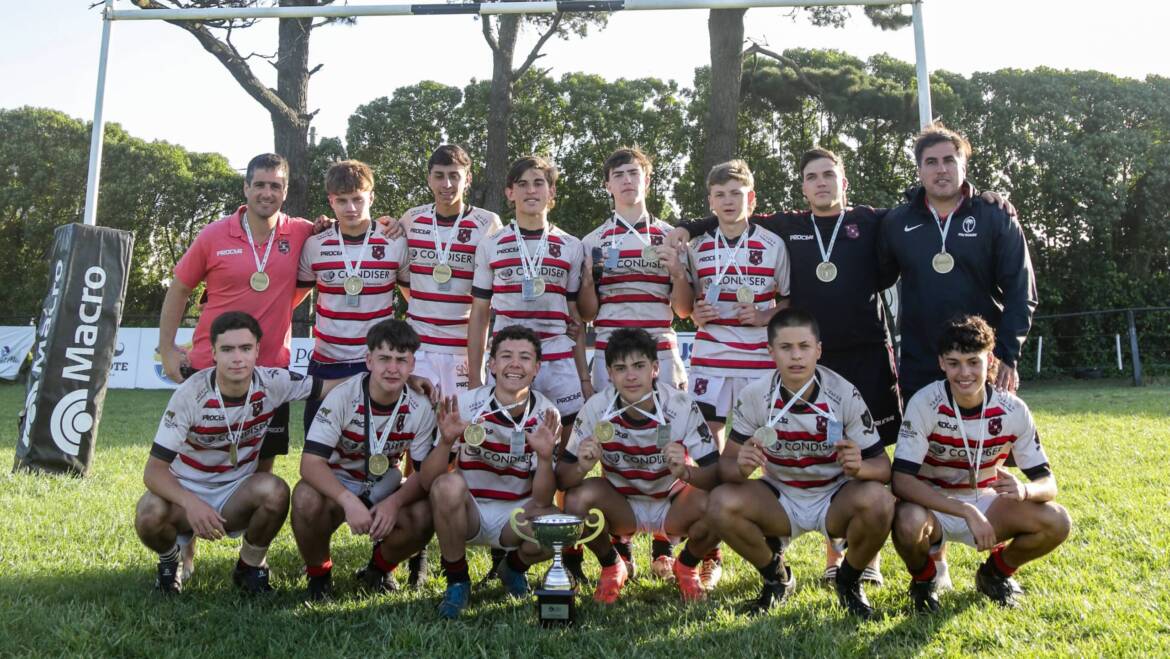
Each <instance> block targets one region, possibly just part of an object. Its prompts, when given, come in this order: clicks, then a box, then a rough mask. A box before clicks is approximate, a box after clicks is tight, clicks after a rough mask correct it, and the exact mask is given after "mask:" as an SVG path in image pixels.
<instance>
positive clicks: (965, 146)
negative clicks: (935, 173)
mask: <svg viewBox="0 0 1170 659" xmlns="http://www.w3.org/2000/svg"><path fill="white" fill-rule="evenodd" d="M943 142H950V143H951V144H954V145H955V151H957V152H958V153H959V155H961V156H963V160H969V159H970V158H971V143H970V142H968V141H967V140H966V139H964V138H963V136H962V135H960V134H958V133H956V132H955V131H953V130H951V129H950V128H947V127H946V126H944V125H943V123H942V122H941V121H936V122H934V123H933V124H931V125H929V126H927V127H926V128H923V129H922V132H921V133H918V135H917V136H916V137H915V138H914V164H915V165H921V164H922V152H923V151H925V150H927V149H929V148H930V147H932V146H934V145H935V144H942V143H943Z"/></svg>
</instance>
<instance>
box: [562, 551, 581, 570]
mask: <svg viewBox="0 0 1170 659" xmlns="http://www.w3.org/2000/svg"><path fill="white" fill-rule="evenodd" d="M561 558H562V560H564V562H565V567H566V568H567V569H568V570H569V571H570V572H580V571H581V569H582V567H584V565H585V552H583V551H582V550H580V549H578V548H570V547H566V548H565V549H564V550H563V551H562V553H561Z"/></svg>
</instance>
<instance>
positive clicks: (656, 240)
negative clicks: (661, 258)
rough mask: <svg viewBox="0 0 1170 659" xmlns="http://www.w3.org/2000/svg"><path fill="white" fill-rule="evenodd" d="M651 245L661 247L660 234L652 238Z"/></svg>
mask: <svg viewBox="0 0 1170 659" xmlns="http://www.w3.org/2000/svg"><path fill="white" fill-rule="evenodd" d="M650 244H651V245H661V244H662V236H661V235H659V234H654V235H652V236H650Z"/></svg>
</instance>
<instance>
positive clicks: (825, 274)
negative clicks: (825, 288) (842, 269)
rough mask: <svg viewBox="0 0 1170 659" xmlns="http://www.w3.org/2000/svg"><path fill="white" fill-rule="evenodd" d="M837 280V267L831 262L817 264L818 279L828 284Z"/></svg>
mask: <svg viewBox="0 0 1170 659" xmlns="http://www.w3.org/2000/svg"><path fill="white" fill-rule="evenodd" d="M836 278H837V266H836V265H834V264H833V263H832V262H831V261H821V262H820V263H818V264H817V279H820V280H821V281H823V282H825V283H826V284H827V283H829V282H831V281H833V280H834V279H836Z"/></svg>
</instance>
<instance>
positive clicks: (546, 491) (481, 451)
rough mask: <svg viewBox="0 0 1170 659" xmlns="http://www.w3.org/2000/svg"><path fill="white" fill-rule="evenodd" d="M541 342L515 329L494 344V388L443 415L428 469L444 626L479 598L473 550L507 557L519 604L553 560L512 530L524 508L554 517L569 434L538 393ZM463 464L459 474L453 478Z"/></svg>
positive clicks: (464, 398) (448, 406) (507, 576)
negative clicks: (533, 571)
mask: <svg viewBox="0 0 1170 659" xmlns="http://www.w3.org/2000/svg"><path fill="white" fill-rule="evenodd" d="M541 343H542V342H541V340H540V339H539V338H538V337H537V336H536V333H535V332H533V331H532V330H530V329H528V328H526V327H522V326H519V325H512V326H508V327H505V328H503V329H501V330H500V331H498V332H496V335H495V337H494V338H493V339H492V346H491V358H490V359H489V360H488V369H489V371H490V372H491V374H492V375H493V376H494V378H495V385H494V386H481V387H476V388H474V389H472V390H470V391H466V392H464V393H462V394H459V396H458V397H454V396H453V397H450V398H448V399H447V400H446V401H444V402H443V404H442V406H441V407H440V409H439V440H438V442H437V443H436V444H435V448H434V450H433V451H431V455H430V456H429V457H428V458H427V460H426V461H425V462H424V464H423V467H422V473H423V480H424V481H426V482H431V488H430V502H431V509H432V510H433V512H434V522H435V534H436V535H437V536H438V538H439V551H440V552H441V553H442V562H443V574H444V576H445V577H446V579H447V590H446V592H445V593H444V595H443V601H442V602H441V603H440V604H439V616H440V617H443V618H447V619H453V618H458V617H459V615H460V613H461V612H462V611H463V609H465V608H467V604H468V602H469V601H470V597H471V579H470V576H469V575H468V571H467V557H466V548H467V545H469V544H473V545H476V544H478V545H489V546H491V547H496V548H500V549H504V550H506V551H507V553H506V555H505V558H504V560H503V561H502V562H501V563H500V565H499V568H498V575H499V577H500V581H502V582H503V584H504V589H505V590H507V592H508V593H509V594H511V595H514V596H517V597H520V596H523V595H524V594H526V593H527V592H528V578H527V577H526V576H525V573H526V571H527V570H528V566H529V565H532V564H533V563H535V562H538V561H541V560H544V559H545V558H547V557H548V553H547V552H546V551H545V550H544V549H542V548H541V547H539V546H537V545H535V544H533V543H531V542H521V540H520V538H519V537H517V535H516V533H515V531H513V530H512V528H511V527H510V526H509V525H508V518H509V517H510V516H511V514H512V511H513V510H515V509H516V508H523V509H524V513H525V514H526V515H527V516H528V517H534V516H537V515H542V514H546V513H551V512H555V511H556V508H554V507H553V494H554V493H555V492H556V477H555V476H554V474H553V450H554V448H555V447H556V444H557V438H558V436H559V434H560V416H559V414H558V413H557V409H556V406H555V405H553V404H552V402H551V401H549V400H548V399H547V398H545V397H544V396H543V395H541V394H540V393H539V392H537V391H536V390H535V389H534V388H533V387H532V383H533V381H534V380H535V379H536V377H537V374H538V372H539V371H540V369H541V368H543V367H544V366H545V365H542V364H541ZM450 461H454V463H455V470H454V471H452V472H447V465H448V463H449V462H450Z"/></svg>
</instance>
